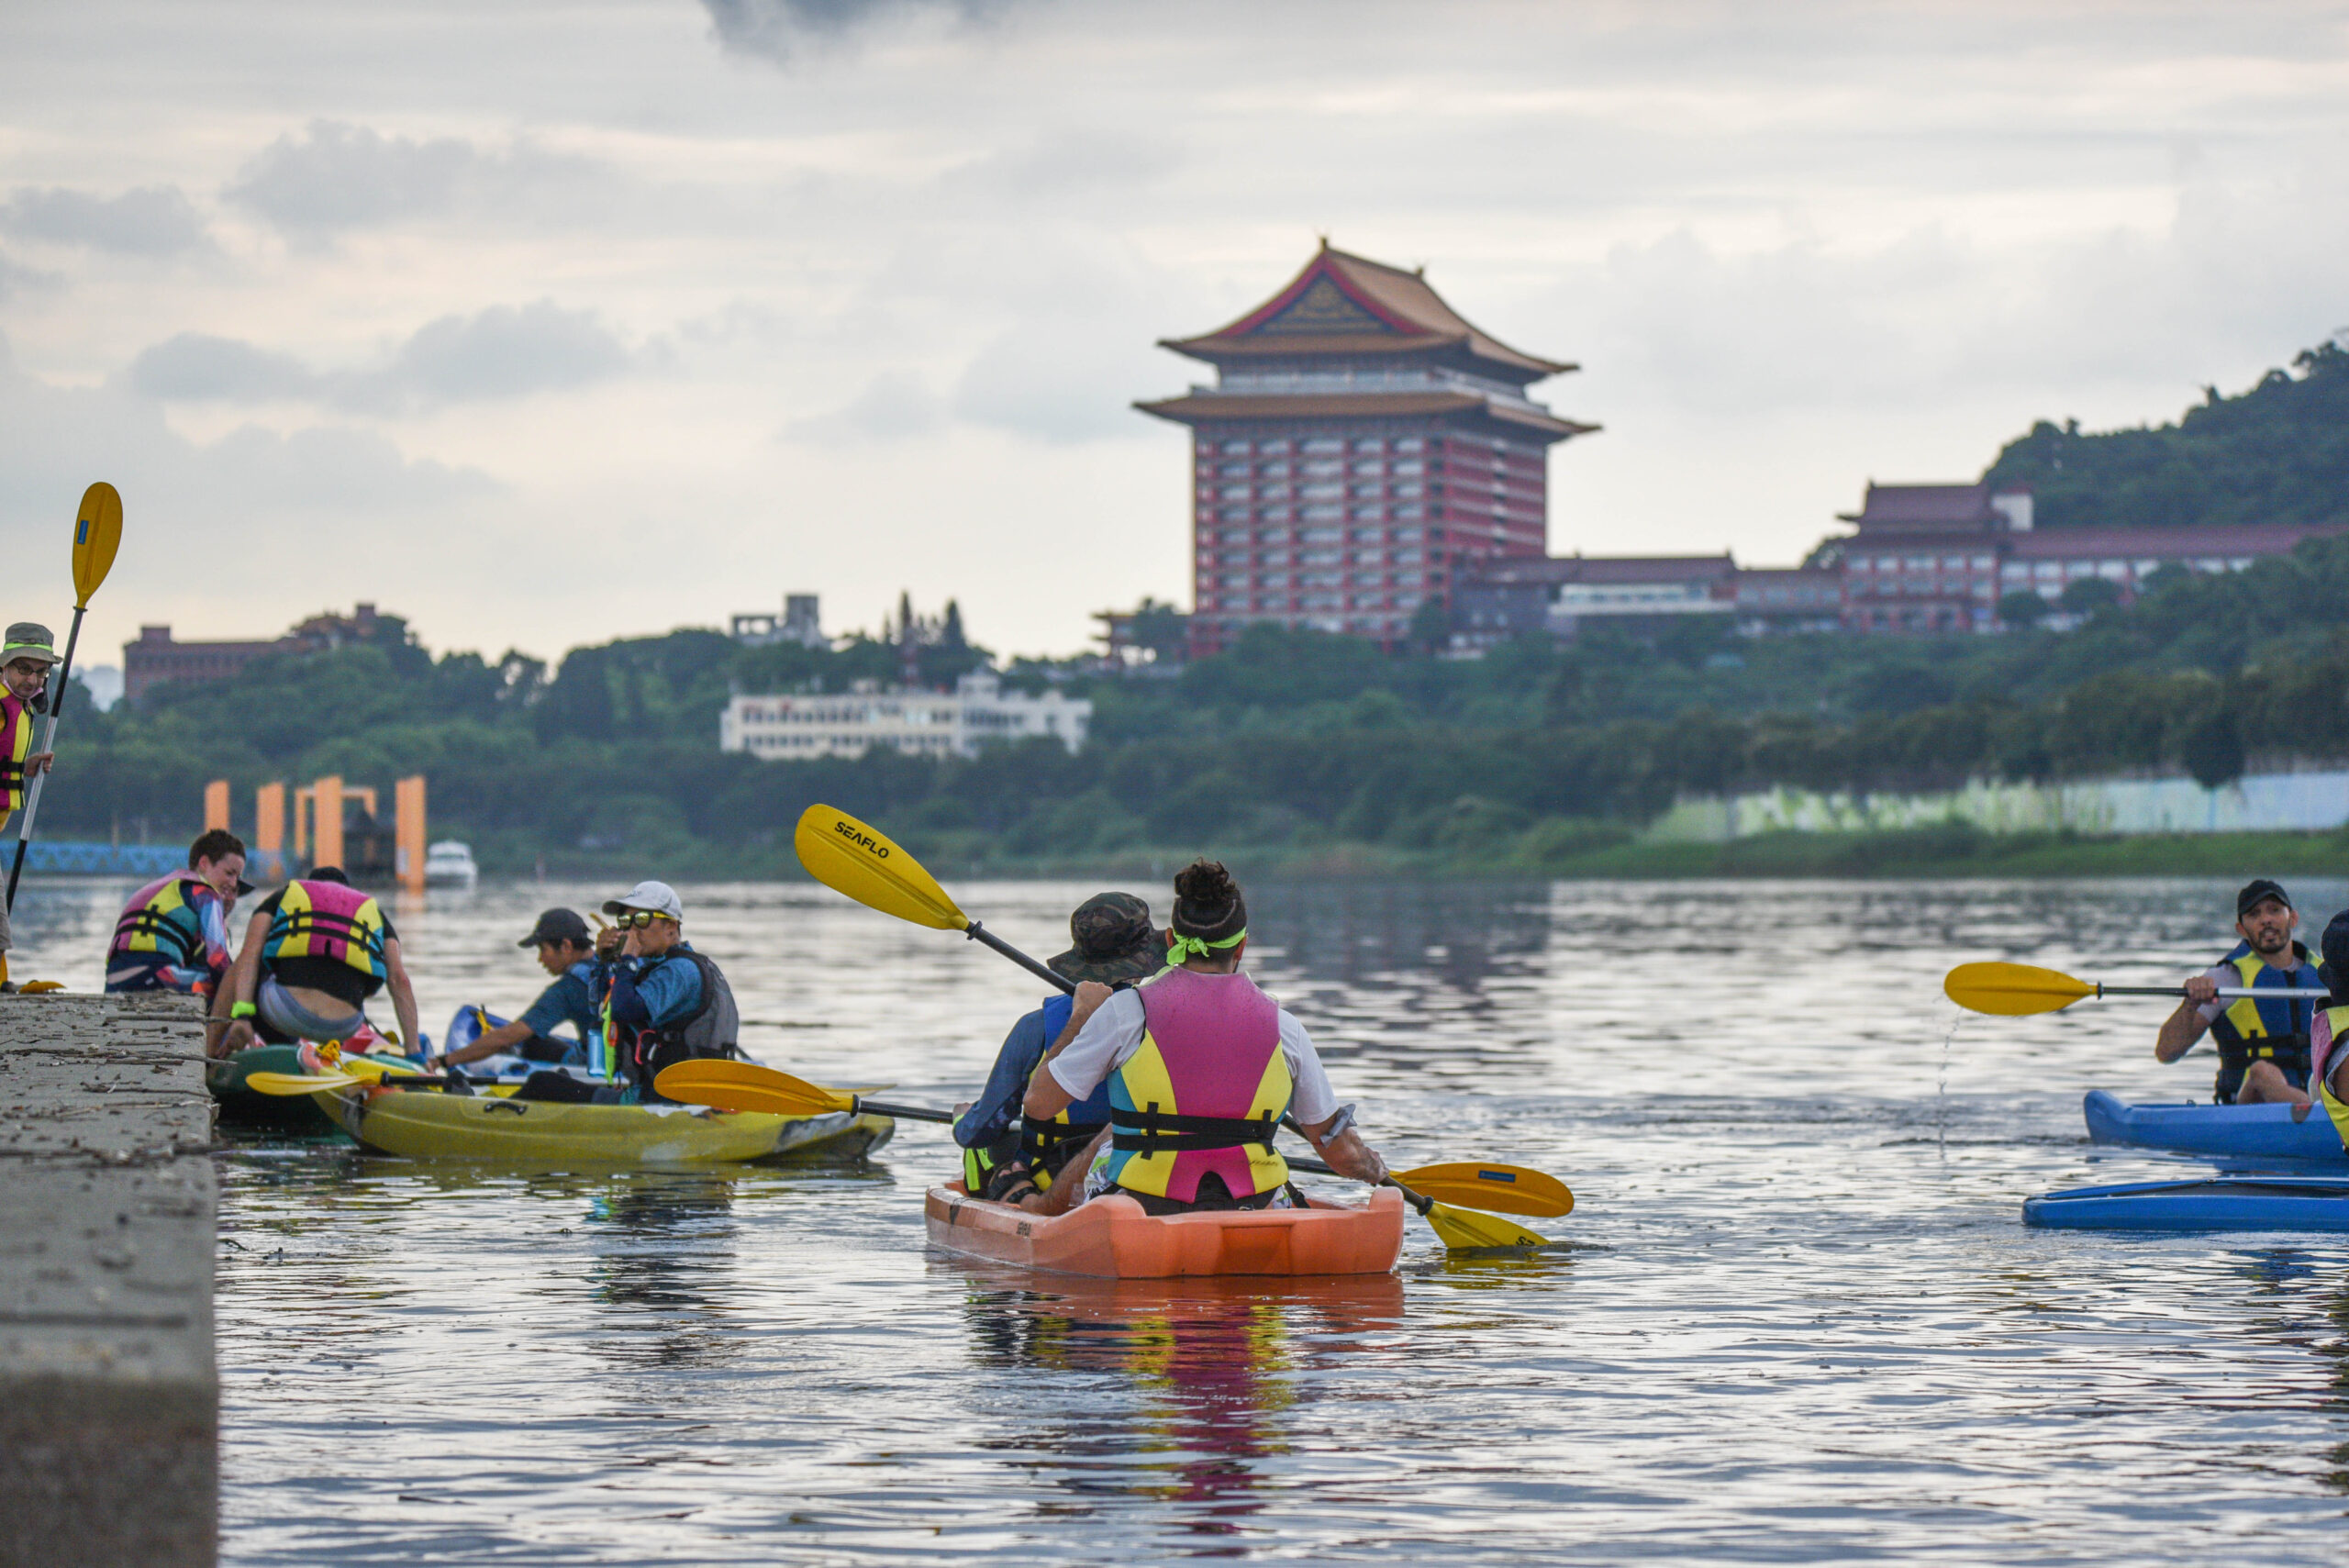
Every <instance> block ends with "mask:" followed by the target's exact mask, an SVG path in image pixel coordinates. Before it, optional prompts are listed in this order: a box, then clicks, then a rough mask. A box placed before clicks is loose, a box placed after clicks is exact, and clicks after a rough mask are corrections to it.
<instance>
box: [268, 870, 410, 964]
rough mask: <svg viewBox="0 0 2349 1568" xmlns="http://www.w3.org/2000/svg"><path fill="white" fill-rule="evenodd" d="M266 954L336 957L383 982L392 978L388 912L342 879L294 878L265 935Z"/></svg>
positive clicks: (279, 897) (291, 956)
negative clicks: (387, 947)
mask: <svg viewBox="0 0 2349 1568" xmlns="http://www.w3.org/2000/svg"><path fill="white" fill-rule="evenodd" d="M261 951H262V957H264V958H330V959H338V960H340V962H344V963H347V964H349V965H351V968H353V969H355V970H357V971H359V973H362V974H370V975H373V976H374V977H375V978H376V979H377V980H388V979H390V978H391V969H390V966H389V964H388V962H386V960H385V958H384V911H383V910H382V909H381V908H380V907H378V906H377V905H376V903H375V901H374V900H373V898H370V897H369V896H368V895H365V894H363V893H362V892H360V891H359V890H358V889H357V888H355V887H345V886H344V885H343V884H340V883H339V882H289V883H287V884H285V891H284V893H282V894H280V895H278V900H277V913H276V914H274V915H273V916H272V917H270V922H269V934H268V935H267V936H265V937H263V938H262V950H261Z"/></svg>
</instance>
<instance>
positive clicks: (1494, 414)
mask: <svg viewBox="0 0 2349 1568" xmlns="http://www.w3.org/2000/svg"><path fill="white" fill-rule="evenodd" d="M1134 406H1135V407H1137V408H1139V409H1141V411H1142V412H1143V413H1145V414H1155V415H1157V416H1158V417H1160V418H1162V419H1172V420H1174V421H1175V422H1176V423H1177V424H1182V425H1198V424H1208V423H1218V424H1220V423H1223V422H1225V421H1227V420H1234V419H1372V418H1381V417H1385V418H1410V417H1423V416H1428V415H1450V414H1481V415H1484V416H1486V417H1490V418H1494V419H1498V420H1500V421H1502V422H1503V423H1504V424H1511V425H1520V426H1523V427H1524V428H1527V429H1530V430H1534V431H1538V432H1540V433H1541V434H1542V435H1544V436H1547V437H1549V438H1550V439H1553V440H1564V439H1566V438H1567V437H1568V436H1586V435H1588V434H1590V433H1591V432H1592V431H1594V430H1597V429H1598V426H1596V425H1583V424H1577V423H1576V422H1575V421H1574V420H1572V419H1561V418H1559V417H1557V416H1556V415H1554V414H1552V413H1550V412H1548V411H1547V410H1545V409H1541V408H1537V407H1534V406H1532V405H1531V404H1520V403H1517V402H1515V401H1514V400H1506V399H1502V398H1499V397H1486V396H1482V395H1478V394H1476V393H1473V392H1330V393H1319V394H1313V393H1308V394H1305V395H1264V396H1250V395H1245V394H1234V393H1223V392H1193V393H1189V394H1186V395H1184V396H1181V397H1166V398H1161V399H1159V400H1158V401H1157V402H1154V403H1137V404H1135V405H1134Z"/></svg>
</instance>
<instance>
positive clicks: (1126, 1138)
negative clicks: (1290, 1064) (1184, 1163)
mask: <svg viewBox="0 0 2349 1568" xmlns="http://www.w3.org/2000/svg"><path fill="white" fill-rule="evenodd" d="M1109 1125H1110V1127H1112V1128H1113V1129H1116V1130H1115V1131H1113V1132H1112V1133H1111V1134H1110V1136H1109V1146H1110V1147H1111V1148H1113V1149H1117V1150H1120V1151H1125V1152H1127V1153H1151V1152H1165V1153H1174V1154H1179V1153H1184V1152H1186V1151H1193V1150H1202V1149H1239V1148H1243V1147H1245V1146H1247V1145H1249V1144H1258V1143H1260V1144H1262V1145H1264V1147H1265V1148H1266V1149H1270V1148H1271V1147H1272V1146H1273V1134H1274V1133H1275V1131H1276V1130H1277V1129H1279V1126H1280V1121H1279V1118H1277V1117H1276V1116H1275V1114H1274V1113H1273V1112H1271V1111H1266V1112H1265V1113H1264V1116H1263V1118H1261V1119H1260V1118H1254V1117H1222V1116H1184V1115H1182V1114H1181V1113H1179V1112H1175V1111H1160V1110H1129V1109H1126V1108H1125V1107H1123V1106H1110V1107H1109Z"/></svg>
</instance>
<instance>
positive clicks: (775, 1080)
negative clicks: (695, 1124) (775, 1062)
mask: <svg viewBox="0 0 2349 1568" xmlns="http://www.w3.org/2000/svg"><path fill="white" fill-rule="evenodd" d="M652 1086H653V1087H654V1088H655V1089H657V1090H659V1091H660V1092H661V1093H662V1094H664V1095H668V1096H669V1097H670V1098H671V1099H673V1100H682V1101H684V1102H685V1104H686V1105H689V1106H717V1107H718V1109H719V1110H724V1111H766V1112H769V1113H771V1114H773V1115H775V1116H824V1115H827V1114H829V1113H830V1112H832V1111H852V1110H854V1109H855V1108H856V1096H855V1095H845V1094H842V1093H841V1091H840V1090H838V1089H827V1088H824V1087H822V1086H821V1085H819V1084H810V1083H809V1082H807V1079H805V1078H795V1077H793V1076H792V1075H791V1074H790V1073H778V1072H776V1071H775V1070H774V1068H772V1067H761V1066H760V1065H758V1064H757V1063H756V1062H711V1061H700V1062H678V1063H676V1064H675V1065H674V1066H673V1067H664V1068H662V1070H661V1075H660V1076H659V1077H657V1078H655V1079H653V1080H652Z"/></svg>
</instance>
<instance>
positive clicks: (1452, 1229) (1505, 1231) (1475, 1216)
mask: <svg viewBox="0 0 2349 1568" xmlns="http://www.w3.org/2000/svg"><path fill="white" fill-rule="evenodd" d="M1428 1223H1429V1224H1430V1225H1431V1226H1433V1227H1435V1233H1436V1236H1437V1238H1438V1239H1439V1240H1442V1242H1443V1244H1444V1245H1445V1246H1446V1247H1449V1248H1452V1249H1453V1251H1461V1250H1468V1251H1475V1249H1478V1248H1483V1247H1546V1246H1548V1245H1549V1244H1550V1243H1549V1240H1548V1239H1547V1238H1545V1237H1542V1236H1537V1235H1535V1234H1534V1233H1533V1232H1532V1231H1531V1230H1528V1229H1525V1227H1524V1226H1522V1225H1520V1224H1519V1223H1518V1222H1517V1221H1515V1220H1514V1219H1503V1218H1500V1217H1499V1216H1498V1215H1492V1214H1479V1213H1477V1212H1476V1211H1475V1210H1474V1209H1469V1208H1453V1207H1452V1206H1450V1205H1449V1204H1441V1203H1440V1204H1437V1205H1436V1206H1435V1207H1433V1208H1431V1209H1429V1210H1428Z"/></svg>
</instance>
